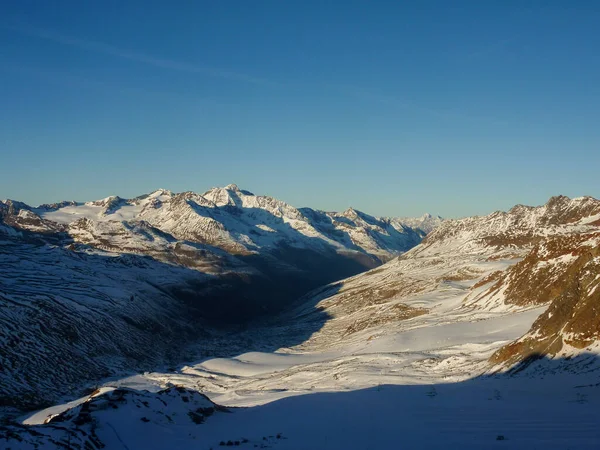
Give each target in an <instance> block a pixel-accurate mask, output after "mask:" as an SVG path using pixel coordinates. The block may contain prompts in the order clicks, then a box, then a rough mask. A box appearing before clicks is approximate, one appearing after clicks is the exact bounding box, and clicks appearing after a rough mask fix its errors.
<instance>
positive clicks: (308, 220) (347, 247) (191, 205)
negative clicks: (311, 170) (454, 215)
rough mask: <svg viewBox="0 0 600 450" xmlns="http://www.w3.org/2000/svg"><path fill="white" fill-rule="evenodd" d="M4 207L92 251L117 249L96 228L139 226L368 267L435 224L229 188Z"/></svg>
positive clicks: (429, 219)
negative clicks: (340, 258)
mask: <svg viewBox="0 0 600 450" xmlns="http://www.w3.org/2000/svg"><path fill="white" fill-rule="evenodd" d="M12 205H13V209H18V210H23V211H25V212H24V213H23V214H25V215H27V216H30V217H31V218H34V217H36V216H37V217H39V219H40V220H42V221H48V222H53V223H56V224H60V225H62V226H63V227H66V229H67V230H68V231H69V233H70V234H71V235H72V236H73V237H74V238H75V240H76V241H78V242H83V243H86V244H90V245H94V246H99V247H103V246H105V247H110V246H111V245H114V246H117V247H120V246H121V245H122V242H119V241H118V240H117V242H112V240H111V239H110V236H111V234H112V233H111V230H106V231H105V230H102V228H101V227H102V226H103V225H101V224H105V223H107V222H119V223H122V224H123V225H124V226H128V225H129V226H132V225H131V224H138V223H143V224H146V226H150V227H154V228H155V229H157V230H160V231H162V232H164V233H168V234H169V235H171V236H172V237H174V238H175V239H178V240H184V241H190V242H195V243H200V244H205V245H210V246H214V247H217V248H221V249H223V250H225V251H227V252H229V253H230V254H233V255H240V256H247V255H253V254H258V253H261V252H266V251H271V250H274V249H278V248H280V247H282V246H288V247H291V248H295V249H310V250H316V251H331V250H333V251H336V252H338V253H346V254H352V253H356V254H362V255H366V256H367V257H368V258H369V259H370V260H371V261H372V262H371V264H377V263H378V261H385V260H388V259H389V258H390V257H392V256H394V255H397V254H400V253H402V252H404V251H406V250H408V249H410V248H411V247H413V246H414V245H416V244H417V243H419V242H420V241H421V239H422V238H423V236H424V235H425V234H427V233H428V232H430V231H431V230H432V229H433V228H435V227H436V226H437V225H439V224H440V223H441V221H442V220H441V218H439V217H433V216H431V215H429V214H426V215H424V216H423V217H421V218H407V219H399V218H391V219H390V218H376V217H373V216H369V215H368V214H365V213H362V212H360V211H356V210H354V209H352V208H350V209H348V210H346V211H344V212H343V213H330V212H323V211H318V210H313V209H310V208H301V209H297V208H295V207H293V206H291V205H289V204H287V203H285V202H283V201H280V200H277V199H274V198H272V197H267V196H258V195H254V194H252V193H250V192H248V191H245V190H242V189H239V188H238V187H237V186H236V185H234V184H230V185H228V186H226V187H224V188H213V189H211V190H209V191H208V192H205V193H204V194H196V193H193V192H183V193H180V194H174V193H172V192H170V191H167V190H164V189H160V190H158V191H155V192H152V193H151V194H148V195H142V196H140V197H137V198H134V199H123V198H120V197H118V196H111V197H107V198H105V199H102V200H98V201H93V202H87V203H84V204H78V203H74V202H62V203H59V204H53V205H42V206H40V207H38V208H30V207H28V206H27V205H24V204H22V203H17V202H12ZM90 223H93V224H94V226H95V227H96V228H97V229H98V230H97V231H96V232H94V230H86V228H87V227H89V226H90V225H89V224H90ZM112 226H114V224H113V225H112ZM100 235H102V236H103V238H101V237H100ZM107 236H108V237H107ZM127 241H128V242H129V245H127V246H126V247H125V250H126V251H128V252H135V251H136V250H137V249H136V245H137V244H138V242H136V241H135V240H134V239H132V238H131V237H128V238H127ZM141 245H142V246H143V244H141ZM143 250H144V249H143V248H142V249H140V251H143Z"/></svg>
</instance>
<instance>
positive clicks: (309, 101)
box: [0, 0, 600, 217]
mask: <svg viewBox="0 0 600 450" xmlns="http://www.w3.org/2000/svg"><path fill="white" fill-rule="evenodd" d="M125 3H126V4H125ZM598 23H600V3H598V2H595V1H577V2H565V1H530V2H521V1H486V2H480V1H472V2H461V1H456V2H446V1H437V2H434V1H423V2H396V1H389V2H388V1H379V2H367V1H361V2H359V1H343V2H342V1H339V2H333V1H331V2H325V1H310V0H309V1H303V2H300V1H256V2H247V1H224V2H215V1H210V2H209V1H197V2H183V1H180V2H154V1H130V2H122V1H112V0H106V1H103V2H80V1H67V0H63V1H61V2H42V1H27V0H20V1H5V2H2V3H1V4H0V58H1V59H0V61H1V64H0V98H1V99H2V107H1V108H0V150H1V159H0V162H1V165H0V168H1V169H0V198H15V199H19V200H22V201H26V202H28V203H31V204H39V203H45V202H51V201H58V200H63V199H75V200H90V199H96V198H102V197H106V196H108V195H112V194H117V195H121V196H123V197H131V196H136V195H139V194H141V193H144V192H149V191H152V190H154V189H157V188H160V187H164V188H168V189H171V190H173V191H184V190H193V191H199V192H202V191H204V190H207V189H208V188H210V187H212V186H224V185H226V184H229V183H237V184H238V185H239V186H240V187H242V188H245V189H248V190H251V191H254V192H255V193H259V194H265V195H272V196H275V197H277V198H280V199H283V200H286V201H288V202H289V203H291V204H293V205H295V206H312V207H316V208H321V209H326V210H343V209H345V208H347V207H349V206H353V207H355V208H358V209H361V210H364V211H366V212H369V213H372V214H376V215H389V216H391V215H420V214H422V213H423V212H426V211H427V212H431V213H434V214H441V215H443V216H446V217H458V216H465V215H473V214H485V213H488V212H491V211H493V210H496V209H508V208H510V207H511V206H512V205H514V204H517V203H525V204H534V205H535V204H541V203H544V202H545V201H546V200H547V198H548V197H550V196H551V195H556V194H565V195H569V196H580V195H593V196H595V197H600V183H599V181H598V180H599V176H598V169H599V168H600V151H599V149H600V146H599V144H600V126H599V124H600V83H598V80H600V52H598V48H600V27H598Z"/></svg>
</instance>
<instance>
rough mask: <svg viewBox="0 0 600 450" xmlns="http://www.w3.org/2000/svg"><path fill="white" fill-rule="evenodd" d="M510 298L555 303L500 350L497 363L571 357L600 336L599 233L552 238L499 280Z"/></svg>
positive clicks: (524, 302)
mask: <svg viewBox="0 0 600 450" xmlns="http://www.w3.org/2000/svg"><path fill="white" fill-rule="evenodd" d="M494 288H495V289H505V292H506V294H505V295H506V298H507V301H508V302H511V303H515V304H520V305H530V304H545V303H547V302H550V306H549V307H548V310H547V311H546V313H544V314H542V315H541V316H540V317H539V318H538V319H537V320H536V321H535V323H534V324H533V326H532V328H531V330H530V331H529V333H527V334H526V335H525V336H523V337H522V338H521V339H519V340H518V341H516V342H513V343H511V344H509V345H507V346H505V347H503V348H502V349H500V350H498V351H497V352H496V353H495V354H494V355H493V356H492V362H494V363H497V364H507V363H508V364H511V363H515V362H517V361H522V360H524V359H526V358H529V357H532V356H542V355H551V356H557V355H559V356H564V357H569V356H572V354H573V353H577V352H578V351H579V350H582V349H585V348H586V347H589V346H592V345H594V344H595V343H597V342H598V341H599V340H600V232H590V233H584V234H581V235H577V236H569V237H557V238H551V239H549V240H548V241H546V242H544V243H543V244H540V245H539V246H537V247H536V248H535V249H534V250H533V251H532V252H531V253H530V254H529V255H528V256H527V257H526V258H525V259H524V260H523V261H522V262H521V263H519V264H517V265H516V266H514V267H513V268H511V269H510V270H509V271H508V273H506V274H505V275H504V276H502V277H501V279H500V280H499V281H498V282H496V284H495V285H494Z"/></svg>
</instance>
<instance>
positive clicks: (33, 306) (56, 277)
mask: <svg viewBox="0 0 600 450" xmlns="http://www.w3.org/2000/svg"><path fill="white" fill-rule="evenodd" d="M436 220H439V219H435V218H431V217H426V218H424V223H426V224H427V226H428V227H429V226H431V224H432V223H435V222H436ZM432 221H433V222H432ZM418 223H419V220H418V219H415V221H414V222H413V225H415V224H418ZM424 234H425V232H424V231H423V230H421V229H419V228H411V227H409V226H404V225H402V221H401V220H397V219H376V218H373V217H371V216H368V215H366V214H364V213H359V212H355V214H353V215H352V217H346V216H345V215H343V214H337V213H325V212H321V211H315V210H311V209H308V208H305V209H302V210H299V209H296V208H294V207H292V206H290V205H288V204H286V203H284V202H281V201H279V200H276V199H273V198H270V197H261V196H255V195H253V194H251V193H249V192H248V191H244V190H241V189H239V188H238V187H237V186H234V185H230V186H227V187H226V188H215V189H212V190H210V191H208V192H206V193H205V194H203V195H199V194H195V193H192V192H186V193H181V194H174V193H172V192H169V191H167V190H158V191H155V192H153V193H151V194H148V195H143V196H140V197H137V198H134V199H123V198H120V197H116V196H112V197H107V198H105V199H103V200H99V201H94V202H88V203H84V204H82V203H75V202H62V203H57V204H52V205H42V206H40V207H38V208H32V207H30V206H28V205H26V204H24V203H20V202H15V201H10V200H9V201H6V202H0V323H1V324H2V326H0V407H3V406H10V407H19V408H34V407H39V406H42V405H46V404H48V403H50V402H52V401H55V400H56V399H57V397H58V396H59V395H61V394H64V393H66V392H69V393H71V394H73V392H77V389H79V388H80V387H81V386H82V385H84V384H85V383H87V382H89V381H90V380H98V379H101V378H104V377H107V376H111V375H114V374H117V373H123V372H124V371H131V370H136V371H140V370H145V369H147V368H148V367H152V366H156V365H158V364H162V363H170V364H171V363H175V362H177V361H180V360H181V358H182V356H181V354H182V349H183V348H184V347H185V345H186V344H187V343H189V342H190V341H197V340H202V339H205V338H207V337H208V336H209V334H210V333H211V332H213V331H214V329H215V327H217V326H221V327H222V326H231V325H232V324H233V325H237V324H240V323H245V322H249V321H250V320H252V319H254V318H257V317H259V316H270V315H272V314H274V313H276V312H277V311H279V310H281V309H282V308H283V307H285V306H286V304H288V303H289V302H290V301H292V300H295V299H296V298H297V296H299V295H300V294H302V293H304V292H306V291H308V290H310V289H311V288H314V287H316V286H318V285H320V284H323V283H327V282H330V281H332V280H335V279H339V278H343V277H346V276H348V275H352V274H355V273H358V272H361V271H364V270H365V269H366V268H370V267H374V266H376V265H379V264H381V261H383V260H386V259H389V258H391V257H392V256H393V255H397V254H400V253H402V252H403V251H405V250H407V249H409V248H410V247H411V246H414V245H416V244H418V242H420V240H421V238H422V236H424ZM57 362H58V363H57Z"/></svg>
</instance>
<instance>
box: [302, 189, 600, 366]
mask: <svg viewBox="0 0 600 450" xmlns="http://www.w3.org/2000/svg"><path fill="white" fill-rule="evenodd" d="M599 219H600V201H598V200H596V199H594V198H591V197H582V198H576V199H569V198H567V197H564V196H560V197H553V198H551V199H550V200H549V201H548V203H546V204H545V205H543V206H540V207H528V206H522V205H519V206H516V207H514V208H512V209H511V210H510V211H508V212H496V213H493V214H490V215H488V216H484V217H471V218H466V219H460V220H447V221H445V222H444V223H442V224H441V225H440V226H439V227H437V228H436V229H435V230H434V231H433V232H432V233H430V234H429V235H428V236H427V237H426V238H425V239H424V240H423V242H422V243H421V244H420V245H418V246H417V247H415V248H413V249H412V250H410V251H408V252H407V253H405V254H403V255H401V256H399V257H398V258H396V259H395V260H393V261H391V262H389V263H387V264H386V265H384V266H382V267H380V268H377V269H374V270H371V271H369V272H366V273H364V274H360V275H357V276H355V277H352V278H349V279H347V280H343V281H340V282H337V283H335V284H333V285H329V286H326V287H324V288H321V289H319V290H318V291H316V292H313V293H310V294H307V295H306V296H305V297H304V299H303V303H302V304H301V305H300V306H299V307H298V309H297V310H296V311H295V313H294V314H296V315H297V316H298V317H301V318H304V319H305V320H310V317H311V316H314V315H315V314H323V313H325V314H327V315H329V316H330V317H332V318H333V319H334V320H330V321H328V322H327V323H326V324H324V327H323V329H322V330H321V332H320V333H319V334H318V335H315V336H314V337H313V338H312V340H314V341H315V344H317V345H318V344H319V339H335V338H333V336H337V337H338V338H337V339H338V340H339V339H344V340H345V339H348V336H349V335H352V334H353V333H356V332H358V331H362V330H366V332H368V330H369V329H373V330H376V329H378V327H380V326H381V325H382V324H389V325H390V326H393V325H394V324H395V323H398V322H402V321H406V320H408V319H411V318H413V317H417V316H421V315H425V316H424V317H426V316H427V315H428V314H429V315H431V314H436V313H443V314H445V315H446V319H447V320H476V319H477V318H480V317H486V316H488V315H489V314H497V313H503V312H507V311H519V310H525V309H528V308H532V307H539V306H546V305H550V307H549V309H548V312H547V314H544V315H542V316H540V318H539V319H538V320H537V321H536V322H535V324H534V325H533V328H532V330H531V332H530V333H528V334H527V335H526V336H525V337H523V339H521V340H520V341H519V342H518V343H515V344H511V345H510V346H508V347H507V348H506V349H503V350H500V351H499V352H498V353H497V354H496V355H494V357H493V359H492V361H494V362H500V361H505V362H507V363H513V364H514V363H515V362H518V361H520V360H522V359H523V358H526V357H527V356H528V355H531V354H533V353H536V352H538V353H539V354H541V355H545V354H550V355H557V354H559V352H560V350H561V349H562V348H563V347H564V348H570V347H573V346H574V347H576V348H578V349H580V350H581V349H583V348H585V347H587V346H589V345H592V344H593V343H595V342H597V340H598V329H599V328H598V322H597V321H598V318H599V317H600V314H598V311H599V310H598V308H600V304H599V303H598V302H599V299H600V297H599V296H600V288H597V286H598V283H599V282H600V271H599V270H598V251H599V245H600V221H599ZM449 298H452V299H454V300H452V301H449ZM306 345H310V341H309V342H308V343H307V344H306ZM563 355H564V353H563Z"/></svg>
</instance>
